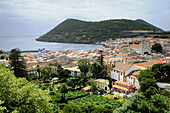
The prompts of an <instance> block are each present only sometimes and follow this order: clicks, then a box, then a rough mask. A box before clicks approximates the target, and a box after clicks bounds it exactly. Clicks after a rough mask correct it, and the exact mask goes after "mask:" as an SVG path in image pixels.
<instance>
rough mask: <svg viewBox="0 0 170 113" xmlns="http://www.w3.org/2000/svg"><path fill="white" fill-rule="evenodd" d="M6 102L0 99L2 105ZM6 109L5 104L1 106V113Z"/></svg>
mask: <svg viewBox="0 0 170 113" xmlns="http://www.w3.org/2000/svg"><path fill="white" fill-rule="evenodd" d="M3 103H4V102H3V101H1V100H0V105H1V104H3ZM5 110H7V109H6V107H4V106H0V113H3V112H4V111H5Z"/></svg>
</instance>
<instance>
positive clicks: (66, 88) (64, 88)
mask: <svg viewBox="0 0 170 113" xmlns="http://www.w3.org/2000/svg"><path fill="white" fill-rule="evenodd" d="M59 89H60V91H61V93H63V95H64V100H65V94H66V93H67V92H68V85H67V84H66V83H62V84H61V86H60V88H59Z"/></svg>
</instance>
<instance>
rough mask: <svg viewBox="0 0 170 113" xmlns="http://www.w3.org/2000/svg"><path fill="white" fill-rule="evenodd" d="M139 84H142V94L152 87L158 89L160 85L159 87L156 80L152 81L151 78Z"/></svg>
mask: <svg viewBox="0 0 170 113" xmlns="http://www.w3.org/2000/svg"><path fill="white" fill-rule="evenodd" d="M139 84H140V90H141V91H142V92H145V91H146V90H147V89H148V88H149V87H151V86H153V87H155V88H156V89H158V85H157V83H156V81H155V80H154V79H151V78H148V79H145V80H143V81H140V82H139Z"/></svg>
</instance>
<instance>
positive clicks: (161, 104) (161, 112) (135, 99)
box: [113, 94, 170, 113]
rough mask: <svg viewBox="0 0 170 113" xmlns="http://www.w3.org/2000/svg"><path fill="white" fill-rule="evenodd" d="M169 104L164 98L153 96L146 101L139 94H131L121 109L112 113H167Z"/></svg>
mask: <svg viewBox="0 0 170 113" xmlns="http://www.w3.org/2000/svg"><path fill="white" fill-rule="evenodd" d="M169 104H170V102H169V101H168V99H167V98H166V97H164V96H163V95H160V94H155V95H153V96H152V97H151V99H150V100H147V98H145V97H144V96H142V95H141V94H133V95H132V97H131V98H130V99H129V100H128V101H126V103H125V104H124V105H123V107H120V108H116V109H115V110H114V112H113V113H168V111H169Z"/></svg>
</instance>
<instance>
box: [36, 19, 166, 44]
mask: <svg viewBox="0 0 170 113" xmlns="http://www.w3.org/2000/svg"><path fill="white" fill-rule="evenodd" d="M124 30H153V31H163V30H162V29H160V28H158V27H155V26H154V25H151V24H150V23H148V22H146V21H144V20H141V19H137V20H127V19H114V20H104V21H100V22H87V21H82V20H76V19H67V20H65V21H63V22H62V23H60V24H59V25H57V26H56V27H55V28H53V29H52V30H50V31H49V32H48V33H46V34H44V35H43V36H40V37H39V38H37V39H36V40H37V41H47V42H63V43H92V44H93V43H96V42H100V41H103V40H106V39H108V38H115V37H133V36H136V34H133V35H131V34H129V33H122V31H124ZM138 35H139V34H138Z"/></svg>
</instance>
